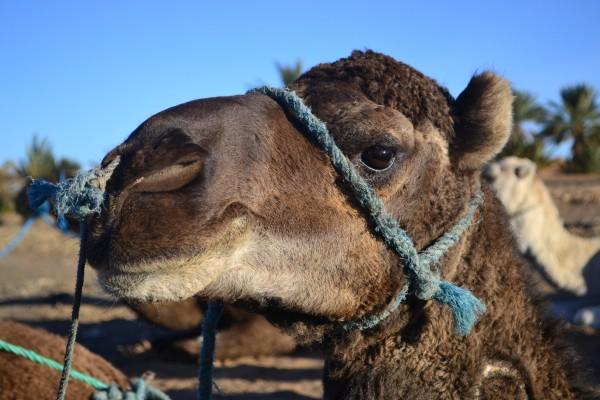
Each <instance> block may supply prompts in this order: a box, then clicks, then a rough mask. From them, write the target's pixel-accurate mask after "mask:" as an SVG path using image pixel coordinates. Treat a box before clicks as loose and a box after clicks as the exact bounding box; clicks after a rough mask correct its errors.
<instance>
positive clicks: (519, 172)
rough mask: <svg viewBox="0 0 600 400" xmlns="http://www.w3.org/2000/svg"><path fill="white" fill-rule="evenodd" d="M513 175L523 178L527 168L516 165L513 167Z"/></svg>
mask: <svg viewBox="0 0 600 400" xmlns="http://www.w3.org/2000/svg"><path fill="white" fill-rule="evenodd" d="M515 175H516V176H517V178H524V177H525V176H526V175H527V168H525V167H517V168H515Z"/></svg>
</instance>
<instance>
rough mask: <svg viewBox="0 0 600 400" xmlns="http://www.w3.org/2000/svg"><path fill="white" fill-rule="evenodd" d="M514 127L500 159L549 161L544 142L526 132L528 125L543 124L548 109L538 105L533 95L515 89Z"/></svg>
mask: <svg viewBox="0 0 600 400" xmlns="http://www.w3.org/2000/svg"><path fill="white" fill-rule="evenodd" d="M513 94H514V99H513V126H512V132H511V135H510V138H509V140H508V143H507V144H506V146H505V147H504V149H503V150H502V152H501V153H500V155H499V157H505V156H509V155H514V156H518V157H526V158H530V159H531V160H533V161H535V162H538V163H545V162H546V161H547V159H546V157H545V156H544V143H543V142H542V140H541V139H540V138H539V137H537V136H534V135H533V134H531V133H530V132H527V131H526V130H525V124H526V123H531V122H532V123H538V124H540V123H543V122H544V121H545V119H546V115H547V112H546V109H545V108H544V107H542V106H540V105H539V104H538V103H537V100H536V98H535V96H534V95H532V94H531V93H528V92H525V91H520V90H516V89H513Z"/></svg>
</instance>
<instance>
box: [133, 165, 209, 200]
mask: <svg viewBox="0 0 600 400" xmlns="http://www.w3.org/2000/svg"><path fill="white" fill-rule="evenodd" d="M203 165H204V159H197V158H196V159H189V160H182V161H180V162H178V163H176V164H173V165H169V166H167V167H164V168H162V169H159V170H157V171H152V172H150V173H149V174H148V175H144V176H141V177H139V178H138V179H136V180H135V181H134V182H133V184H132V185H131V190H132V191H134V192H169V191H173V190H177V189H179V188H181V187H183V186H185V185H187V184H188V183H190V182H191V181H192V180H193V179H194V178H195V177H196V176H197V175H198V173H199V172H200V171H201V170H202V166H203Z"/></svg>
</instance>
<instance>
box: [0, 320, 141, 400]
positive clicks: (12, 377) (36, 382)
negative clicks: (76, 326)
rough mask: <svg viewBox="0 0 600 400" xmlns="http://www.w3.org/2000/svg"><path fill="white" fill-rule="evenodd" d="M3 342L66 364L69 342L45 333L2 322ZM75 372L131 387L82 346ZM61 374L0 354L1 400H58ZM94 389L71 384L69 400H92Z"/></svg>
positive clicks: (24, 360) (14, 323)
mask: <svg viewBox="0 0 600 400" xmlns="http://www.w3.org/2000/svg"><path fill="white" fill-rule="evenodd" d="M0 339H2V340H5V341H7V342H9V343H12V344H15V345H18V346H21V347H24V348H26V349H29V350H33V351H35V352H36V353H38V354H41V355H43V356H45V357H48V358H51V359H53V360H56V361H58V362H62V360H63V357H64V349H65V340H64V339H63V338H61V337H60V336H57V335H54V334H52V333H49V332H47V331H45V330H43V329H39V328H32V327H30V326H27V325H24V324H21V323H17V322H11V321H0ZM73 368H74V369H76V370H78V371H80V372H83V373H86V374H88V375H91V376H93V377H94V378H97V379H100V380H101V381H103V382H107V383H110V382H115V383H117V385H119V386H120V387H122V388H126V387H129V382H128V380H127V377H126V376H125V375H124V374H123V373H122V372H121V371H119V370H118V369H116V368H115V367H113V366H112V365H111V364H110V363H109V362H108V361H106V360H105V359H103V358H102V357H100V356H98V355H96V354H93V353H91V352H90V351H89V350H87V349H86V348H85V347H83V346H81V345H76V346H75V357H74V360H73ZM59 379H60V372H59V371H56V370H53V369H50V368H48V367H46V366H44V365H40V364H36V363H34V362H32V361H29V360H26V359H24V358H21V357H18V356H16V355H12V354H9V353H5V352H3V351H0V399H2V400H31V399H36V400H38V399H39V400H46V399H47V400H53V399H55V398H56V392H57V389H58V381H59ZM93 393H94V389H93V388H91V387H90V386H88V385H87V384H85V383H83V382H80V381H76V380H71V381H70V382H69V390H68V392H67V399H68V400H82V399H87V398H90V396H91V395H92V394H93Z"/></svg>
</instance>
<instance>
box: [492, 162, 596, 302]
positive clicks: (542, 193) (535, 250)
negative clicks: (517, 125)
mask: <svg viewBox="0 0 600 400" xmlns="http://www.w3.org/2000/svg"><path fill="white" fill-rule="evenodd" d="M485 176H486V177H487V179H488V180H489V181H490V182H491V185H492V188H493V189H494V192H495V193H496V195H497V196H498V198H499V199H500V201H501V202H502V204H503V205H504V207H505V208H506V211H507V212H508V215H509V217H510V223H511V226H512V229H513V232H514V233H515V235H516V238H517V244H518V246H519V249H520V250H521V252H523V253H524V254H527V255H529V256H530V257H532V258H533V260H534V261H535V263H536V264H537V265H538V266H540V267H541V268H542V269H543V270H544V272H545V275H546V276H547V277H548V278H549V279H551V280H552V282H553V283H554V284H555V285H556V286H558V287H559V288H561V289H564V290H567V291H570V292H572V293H574V294H577V295H599V294H600V238H584V237H580V236H576V235H573V234H571V233H570V232H569V231H567V230H566V229H565V227H564V225H563V221H562V220H561V218H560V215H559V213H558V208H556V205H555V204H554V201H553V200H552V197H551V196H550V193H549V192H548V189H547V188H546V186H545V185H544V182H542V180H541V179H540V178H539V177H538V176H537V174H536V167H535V164H534V163H533V162H532V161H530V160H527V159H524V158H517V157H506V158H504V159H502V160H500V161H497V162H495V163H492V164H490V165H489V166H488V168H487V169H486V171H485Z"/></svg>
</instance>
